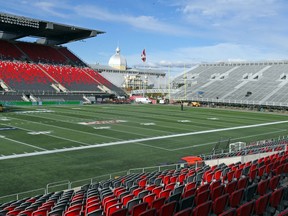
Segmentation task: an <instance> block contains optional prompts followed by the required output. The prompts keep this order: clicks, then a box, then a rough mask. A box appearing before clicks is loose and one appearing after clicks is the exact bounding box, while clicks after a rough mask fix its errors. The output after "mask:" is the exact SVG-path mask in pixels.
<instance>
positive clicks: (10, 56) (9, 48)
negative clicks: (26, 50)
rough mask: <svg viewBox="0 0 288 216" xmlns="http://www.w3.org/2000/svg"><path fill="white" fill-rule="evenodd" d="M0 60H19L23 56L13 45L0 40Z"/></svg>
mask: <svg viewBox="0 0 288 216" xmlns="http://www.w3.org/2000/svg"><path fill="white" fill-rule="evenodd" d="M0 47H1V48H0V60H14V59H21V58H22V56H23V55H24V54H23V53H21V51H20V50H19V49H17V47H16V46H14V44H12V43H10V42H8V41H5V40H0Z"/></svg>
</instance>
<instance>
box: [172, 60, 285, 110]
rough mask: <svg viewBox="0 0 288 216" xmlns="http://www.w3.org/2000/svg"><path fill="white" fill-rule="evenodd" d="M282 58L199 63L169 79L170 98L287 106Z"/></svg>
mask: <svg viewBox="0 0 288 216" xmlns="http://www.w3.org/2000/svg"><path fill="white" fill-rule="evenodd" d="M287 69H288V64H287V62H286V61H274V62H243V63H236V62H234V63H233V62H231V63H215V64H201V65H199V66H198V67H196V68H194V69H192V70H190V71H188V72H185V73H184V74H182V75H180V76H178V77H176V78H175V79H174V80H173V87H174V88H176V89H177V90H178V91H177V92H176V93H174V94H172V95H171V97H172V98H173V99H174V100H177V99H178V100H179V99H182V100H183V99H185V100H189V101H206V102H223V103H235V104H263V105H266V104H267V105H275V106H281V105H285V106H287V102H288V98H287V95H285V94H284V93H283V92H284V91H285V89H286V88H287V86H288V85H287V79H286V71H287Z"/></svg>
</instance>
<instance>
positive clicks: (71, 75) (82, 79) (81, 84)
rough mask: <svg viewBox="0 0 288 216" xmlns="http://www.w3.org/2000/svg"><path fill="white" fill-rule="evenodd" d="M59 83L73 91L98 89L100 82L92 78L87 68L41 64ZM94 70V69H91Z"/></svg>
mask: <svg viewBox="0 0 288 216" xmlns="http://www.w3.org/2000/svg"><path fill="white" fill-rule="evenodd" d="M39 66H40V67H41V68H43V70H44V71H46V72H47V73H48V74H49V76H51V77H53V79H54V80H56V81H57V82H58V83H60V84H62V85H63V86H65V87H66V88H68V89H69V90H73V91H85V90H87V91H97V90H98V88H97V86H98V82H96V81H95V80H94V79H92V78H91V77H90V76H89V75H88V74H87V73H86V72H85V69H82V68H79V67H72V66H69V65H64V66H59V65H50V64H41V65H39ZM91 70H92V69H91Z"/></svg>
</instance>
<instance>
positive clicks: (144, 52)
mask: <svg viewBox="0 0 288 216" xmlns="http://www.w3.org/2000/svg"><path fill="white" fill-rule="evenodd" d="M141 59H142V61H143V62H146V51H145V49H143V51H142V54H141Z"/></svg>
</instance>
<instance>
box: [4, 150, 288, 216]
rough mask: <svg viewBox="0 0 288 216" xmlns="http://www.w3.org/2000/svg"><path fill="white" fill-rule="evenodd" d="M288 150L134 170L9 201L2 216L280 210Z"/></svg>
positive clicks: (285, 194) (287, 201)
mask: <svg viewBox="0 0 288 216" xmlns="http://www.w3.org/2000/svg"><path fill="white" fill-rule="evenodd" d="M287 176H288V152H284V151H282V152H281V153H277V154H273V155H270V156H267V157H263V158H260V159H257V160H254V161H250V162H246V163H240V162H237V163H233V164H229V165H226V164H219V165H215V166H212V167H210V166H208V165H203V166H202V167H198V168H195V167H185V168H179V169H173V170H164V171H154V172H147V173H137V174H128V175H125V176H121V177H118V178H117V179H109V180H106V181H102V182H99V183H95V184H90V185H84V186H83V187H82V188H81V189H80V190H75V191H73V190H70V191H66V192H58V193H51V194H46V195H42V196H36V197H31V198H26V199H23V200H19V201H14V202H13V201H12V202H9V203H4V204H2V205H1V206H0V215H1V214H2V215H7V216H13V215H20V216H24V215H32V216H39V215H42V216H43V215H49V216H56V215H64V216H76V215H84V216H86V215H87V216H94V215H107V216H116V215H132V216H136V215H142V216H143V215H157V216H170V215H171V216H172V215H176V216H183V215H193V216H196V215H199V216H200V215H201V216H205V215H207V216H208V215H221V216H223V215H263V214H265V215H275V214H277V213H279V212H281V211H282V210H284V209H285V208H287V207H288V188H287V187H285V186H283V183H285V182H287Z"/></svg>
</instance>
